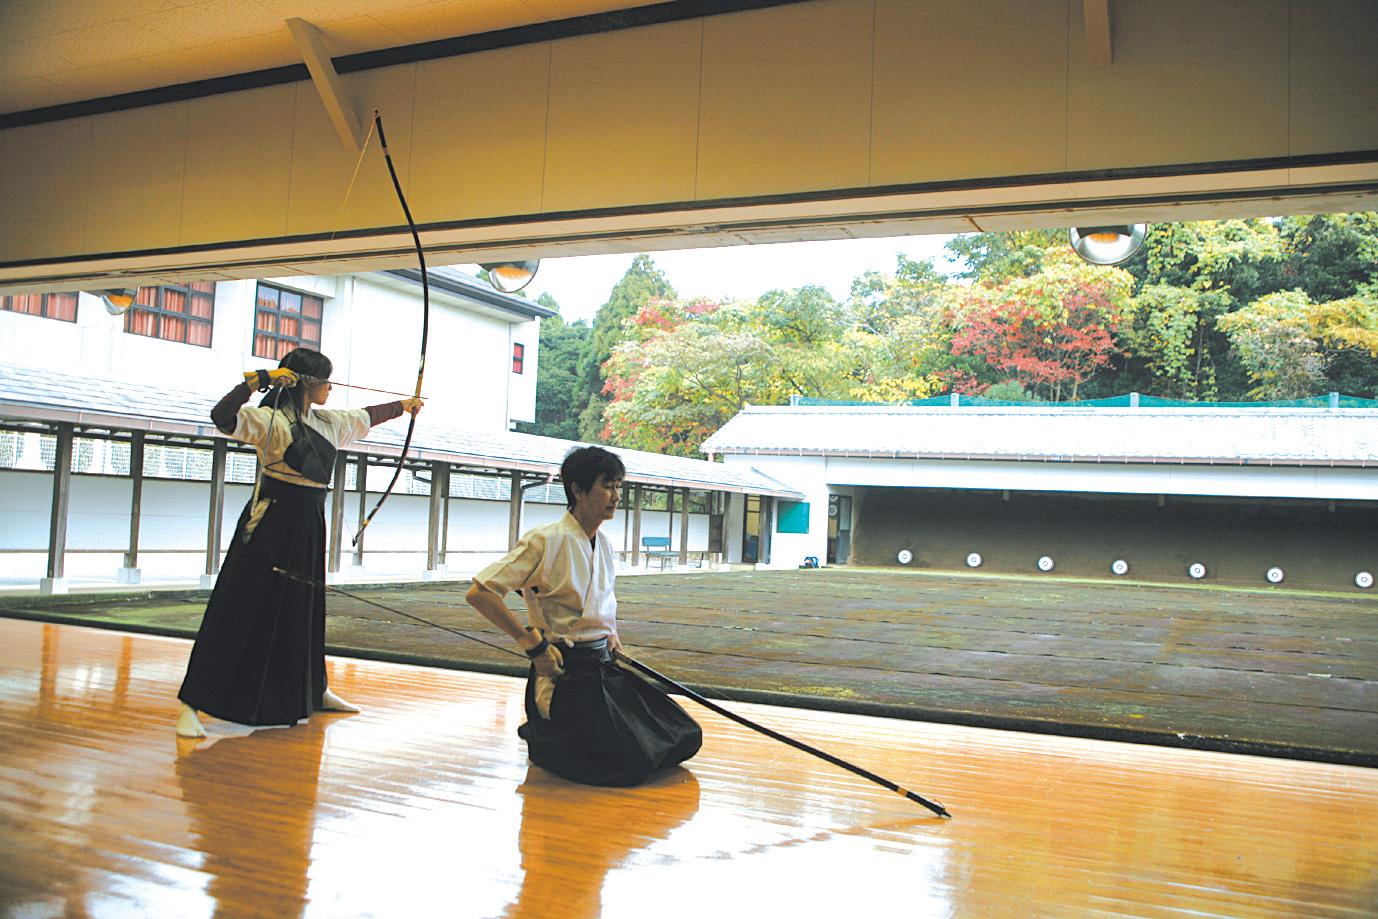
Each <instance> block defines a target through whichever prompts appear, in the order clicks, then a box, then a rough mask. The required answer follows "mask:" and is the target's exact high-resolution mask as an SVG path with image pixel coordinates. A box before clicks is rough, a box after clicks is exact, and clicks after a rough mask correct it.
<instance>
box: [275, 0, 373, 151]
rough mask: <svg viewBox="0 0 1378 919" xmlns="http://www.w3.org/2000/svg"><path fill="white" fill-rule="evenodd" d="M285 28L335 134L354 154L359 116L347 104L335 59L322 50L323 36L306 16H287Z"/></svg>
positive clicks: (359, 144) (358, 146)
mask: <svg viewBox="0 0 1378 919" xmlns="http://www.w3.org/2000/svg"><path fill="white" fill-rule="evenodd" d="M287 28H288V29H290V30H291V32H292V38H293V40H294V41H296V43H297V49H298V50H300V51H301V57H302V60H303V61H305V63H306V69H307V70H308V71H309V72H310V74H311V82H312V83H314V84H315V85H316V92H317V93H319V94H320V97H321V102H322V103H324V105H325V113H326V114H327V115H328V116H330V123H331V125H333V126H334V128H335V133H336V134H338V135H339V136H340V141H341V143H343V144H344V145H345V149H346V150H351V151H353V152H355V153H357V152H358V151H359V150H361V149H362V148H363V142H362V140H361V139H360V137H359V118H358V116H357V115H355V114H354V106H353V105H351V104H350V99H349V94H348V93H346V92H345V88H344V84H343V83H342V82H341V81H340V75H339V74H338V73H336V72H335V62H334V61H332V60H331V59H330V53H329V52H327V51H326V50H325V36H324V35H322V34H321V30H320V29H318V28H316V27H315V26H314V25H312V24H311V23H309V22H307V21H306V20H305V19H298V18H295V17H294V18H292V19H289V20H287Z"/></svg>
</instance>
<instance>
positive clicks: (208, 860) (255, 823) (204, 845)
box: [176, 718, 328, 919]
mask: <svg viewBox="0 0 1378 919" xmlns="http://www.w3.org/2000/svg"><path fill="white" fill-rule="evenodd" d="M327 724H328V722H327V721H326V720H325V719H320V718H316V719H312V720H310V721H308V722H306V723H305V724H302V725H298V726H297V727H294V728H290V729H267V730H259V731H255V732H253V733H252V734H249V735H247V736H240V737H224V738H221V739H217V740H215V741H214V742H212V743H210V744H201V745H199V746H195V747H192V748H190V750H188V745H187V744H185V743H181V744H179V747H178V753H179V756H178V758H177V763H176V774H177V784H178V786H179V787H180V789H181V793H182V801H183V802H184V803H185V804H186V809H187V814H188V816H189V817H190V818H191V832H192V835H193V837H194V848H196V849H197V850H199V851H200V852H202V853H203V854H204V859H203V862H202V870H203V871H204V872H205V873H206V874H207V875H209V882H208V884H207V887H206V891H205V893H206V895H207V896H208V897H209V898H210V899H211V901H212V902H213V903H214V904H215V906H216V913H217V915H225V914H228V915H260V916H273V917H281V919H287V917H293V916H300V915H301V914H302V912H303V910H304V909H305V907H306V901H307V887H308V869H309V868H310V864H311V841H312V834H313V831H314V829H315V823H316V789H317V785H318V783H319V781H320V768H321V756H322V753H323V751H324V748H325V732H326V727H327Z"/></svg>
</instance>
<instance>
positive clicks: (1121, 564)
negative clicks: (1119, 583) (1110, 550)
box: [1110, 558, 1129, 574]
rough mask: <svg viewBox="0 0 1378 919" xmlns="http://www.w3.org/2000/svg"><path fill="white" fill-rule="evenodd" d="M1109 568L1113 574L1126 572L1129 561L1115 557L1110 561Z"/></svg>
mask: <svg viewBox="0 0 1378 919" xmlns="http://www.w3.org/2000/svg"><path fill="white" fill-rule="evenodd" d="M1110 570H1111V571H1113V572H1114V573H1115V574H1128V573H1129V562H1126V561H1125V560H1124V559H1122V558H1117V559H1115V560H1114V561H1113V562H1111V563H1110Z"/></svg>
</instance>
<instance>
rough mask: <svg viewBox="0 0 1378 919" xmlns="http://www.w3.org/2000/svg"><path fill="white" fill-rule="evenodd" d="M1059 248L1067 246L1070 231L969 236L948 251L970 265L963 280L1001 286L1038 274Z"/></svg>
mask: <svg viewBox="0 0 1378 919" xmlns="http://www.w3.org/2000/svg"><path fill="white" fill-rule="evenodd" d="M1059 246H1060V247H1063V248H1066V246H1067V231H1066V230H1015V231H1012V232H1009V233H969V234H965V235H962V236H956V237H953V238H952V239H951V240H949V241H948V243H947V245H946V246H945V247H944V248H946V249H947V251H949V252H951V253H952V254H953V255H955V256H957V257H958V258H960V259H961V260H962V261H963V262H964V263H965V264H966V270H965V271H964V272H962V274H961V277H964V278H970V279H972V280H975V281H979V282H981V283H982V284H999V283H1001V282H1002V281H1008V280H1009V279H1011V278H1027V277H1029V276H1030V275H1033V274H1037V273H1038V272H1039V271H1040V270H1041V269H1042V268H1043V263H1044V259H1045V257H1046V256H1047V254H1048V251H1049V250H1050V249H1054V248H1056V247H1059Z"/></svg>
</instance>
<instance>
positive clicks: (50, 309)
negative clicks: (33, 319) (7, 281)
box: [0, 292, 77, 322]
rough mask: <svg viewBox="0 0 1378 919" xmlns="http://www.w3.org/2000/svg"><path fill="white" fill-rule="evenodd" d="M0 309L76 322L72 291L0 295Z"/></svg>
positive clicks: (75, 298) (75, 297) (75, 306)
mask: <svg viewBox="0 0 1378 919" xmlns="http://www.w3.org/2000/svg"><path fill="white" fill-rule="evenodd" d="M0 310H6V311H7V312H11V313H23V314H24V315H26V316H42V317H43V318H44V319H57V320H60V321H62V322H76V321H77V295H76V293H75V292H72V293H60V294H18V295H16V296H12V297H0Z"/></svg>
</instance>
